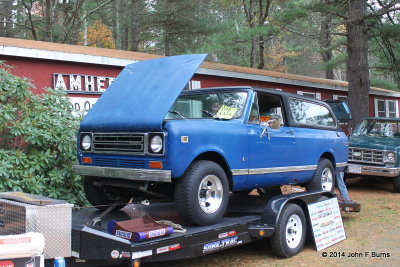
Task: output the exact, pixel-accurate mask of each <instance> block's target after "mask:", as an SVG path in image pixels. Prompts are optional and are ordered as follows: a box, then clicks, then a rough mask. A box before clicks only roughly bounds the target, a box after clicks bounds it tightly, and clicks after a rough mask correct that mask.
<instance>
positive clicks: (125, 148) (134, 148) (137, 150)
mask: <svg viewBox="0 0 400 267" xmlns="http://www.w3.org/2000/svg"><path fill="white" fill-rule="evenodd" d="M144 149H145V135H144V134H140V133H93V151H95V152H114V153H115V152H117V153H118V152H119V153H134V154H142V153H144Z"/></svg>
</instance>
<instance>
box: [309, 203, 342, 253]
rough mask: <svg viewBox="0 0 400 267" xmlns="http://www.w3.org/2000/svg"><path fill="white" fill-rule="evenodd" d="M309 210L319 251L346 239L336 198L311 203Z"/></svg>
mask: <svg viewBox="0 0 400 267" xmlns="http://www.w3.org/2000/svg"><path fill="white" fill-rule="evenodd" d="M308 211H309V213H310V221H311V225H312V230H313V234H314V239H315V245H316V246H317V250H318V251H320V250H322V249H325V248H327V247H330V246H332V245H334V244H336V243H338V242H340V241H342V240H345V239H346V233H345V231H344V227H343V222H342V215H341V214H340V209H339V204H338V202H337V199H336V198H331V199H328V200H325V201H321V202H318V203H314V204H310V205H308Z"/></svg>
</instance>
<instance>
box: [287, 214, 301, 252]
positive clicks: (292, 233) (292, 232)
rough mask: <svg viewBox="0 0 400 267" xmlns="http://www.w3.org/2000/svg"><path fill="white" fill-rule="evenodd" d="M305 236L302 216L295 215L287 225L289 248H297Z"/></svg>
mask: <svg viewBox="0 0 400 267" xmlns="http://www.w3.org/2000/svg"><path fill="white" fill-rule="evenodd" d="M302 236H303V224H302V222H301V219H300V216H299V215H297V214H293V215H292V216H290V218H289V220H288V222H287V224H286V244H287V245H288V247H289V248H292V249H294V248H296V247H297V246H298V245H299V244H300V241H301V237H302Z"/></svg>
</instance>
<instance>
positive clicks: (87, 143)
mask: <svg viewBox="0 0 400 267" xmlns="http://www.w3.org/2000/svg"><path fill="white" fill-rule="evenodd" d="M91 146H92V138H90V135H85V136H83V138H82V141H81V147H82V149H83V150H89V149H90V147H91Z"/></svg>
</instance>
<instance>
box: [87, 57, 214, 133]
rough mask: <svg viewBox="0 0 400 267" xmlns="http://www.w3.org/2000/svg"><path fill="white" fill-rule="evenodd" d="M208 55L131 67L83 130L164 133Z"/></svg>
mask: <svg viewBox="0 0 400 267" xmlns="http://www.w3.org/2000/svg"><path fill="white" fill-rule="evenodd" d="M206 56H207V55H206V54H199V55H184V56H175V57H166V58H156V59H151V60H146V61H140V62H136V63H133V64H129V65H128V66H126V67H125V68H124V69H123V70H122V72H121V73H120V74H119V75H118V77H117V78H116V79H115V81H114V82H113V83H112V84H111V85H110V87H109V88H108V89H107V90H106V92H104V93H103V95H102V96H101V97H100V98H99V100H98V101H97V102H96V104H95V105H94V106H93V108H92V109H91V110H90V111H89V112H88V114H87V115H86V116H85V118H84V119H83V121H82V123H81V125H80V130H81V131H83V132H85V131H91V132H95V131H97V132H99V131H106V132H107V131H120V132H123V131H126V132H132V131H133V132H134V131H143V130H144V129H145V130H148V131H160V130H161V124H162V122H163V120H164V117H165V115H166V114H167V112H168V110H169V109H170V108H171V106H172V104H173V103H174V102H175V99H176V98H177V96H178V95H179V94H180V92H181V91H182V90H183V88H185V86H186V85H187V83H188V81H189V80H190V79H191V78H192V76H193V75H194V73H195V71H196V70H197V69H198V68H199V66H200V64H201V63H202V62H203V61H204V59H205V58H206Z"/></svg>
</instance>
